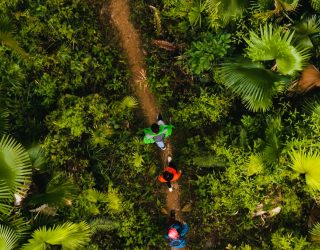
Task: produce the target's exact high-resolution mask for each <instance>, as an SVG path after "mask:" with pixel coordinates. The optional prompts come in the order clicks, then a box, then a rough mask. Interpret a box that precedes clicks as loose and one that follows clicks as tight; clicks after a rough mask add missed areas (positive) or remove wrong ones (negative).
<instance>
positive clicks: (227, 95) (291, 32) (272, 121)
mask: <svg viewBox="0 0 320 250" xmlns="http://www.w3.org/2000/svg"><path fill="white" fill-rule="evenodd" d="M134 2H135V4H132V9H133V10H134V14H135V19H134V20H135V22H136V23H137V25H140V27H141V29H142V34H143V36H144V39H145V40H144V41H145V44H146V46H147V45H148V46H147V47H148V49H149V50H148V58H147V60H148V76H149V83H150V85H151V88H152V89H153V91H154V94H155V95H156V96H157V97H158V100H159V101H160V102H161V104H162V105H163V109H164V110H166V111H167V112H166V114H165V115H166V116H169V117H172V121H173V124H175V125H177V127H178V130H179V131H178V132H177V135H176V137H174V138H175V139H176V140H175V141H174V146H175V155H176V157H178V158H179V159H178V162H179V165H181V166H183V170H184V178H183V179H182V184H181V186H182V187H183V189H182V192H183V193H182V198H183V199H182V204H188V203H189V202H191V203H192V209H191V211H190V212H189V213H187V212H186V213H185V214H184V219H185V220H186V221H187V222H189V223H190V228H191V233H190V241H189V246H190V248H191V249H266V250H267V249H305V250H309V249H310V250H311V249H320V245H319V243H318V241H317V236H318V231H319V230H318V229H319V226H318V224H316V223H317V222H318V217H317V215H315V211H316V210H317V209H318V207H319V205H320V202H319V197H320V193H319V181H320V180H319V176H320V173H319V171H320V166H319V163H318V161H319V159H318V158H319V153H320V144H319V132H320V131H319V124H320V123H319V97H318V95H319V90H318V89H317V88H313V87H315V86H316V85H319V80H318V79H319V78H318V71H317V70H316V69H315V68H314V67H313V66H312V67H311V66H309V67H308V65H309V64H311V65H314V66H315V67H316V68H319V56H320V54H319V49H318V47H319V45H320V40H319V17H320V16H319V14H320V13H319V9H318V8H317V3H316V2H319V1H284V0H283V1H282V0H281V1H280V0H277V1H273V0H256V1H215V0H212V1H211V0H206V1H205V0H203V1H187V0H184V1H175V0H165V1H157V0H150V1H147V4H151V5H152V6H155V7H156V8H157V9H158V10H159V12H160V17H161V26H162V33H161V34H160V35H158V34H156V31H155V30H154V29H153V28H152V27H153V24H152V22H153V20H152V19H151V18H150V19H146V18H144V17H145V16H146V15H150V16H152V13H149V12H150V11H148V10H147V9H145V4H144V3H143V2H142V1H138V0H137V1H134ZM228 8H229V11H227V10H228ZM231 8H232V11H231V10H230V9H231ZM152 39H161V40H164V41H167V42H171V43H172V44H173V45H175V46H176V50H175V51H174V52H171V51H169V50H168V51H166V50H164V49H163V48H161V47H156V46H155V45H153V44H152V43H150V41H151V40H152ZM302 72H304V74H303V78H301V77H302ZM300 78H301V81H300ZM316 82H318V84H316ZM301 89H302V90H303V91H308V90H310V89H312V91H309V92H308V93H306V94H303V95H302V94H301ZM316 214H317V213H316ZM316 218H317V219H316Z"/></svg>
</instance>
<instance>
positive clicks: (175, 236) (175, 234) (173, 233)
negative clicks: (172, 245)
mask: <svg viewBox="0 0 320 250" xmlns="http://www.w3.org/2000/svg"><path fill="white" fill-rule="evenodd" d="M168 237H169V239H173V240H175V239H178V238H179V233H178V231H177V229H175V228H170V229H169V231H168Z"/></svg>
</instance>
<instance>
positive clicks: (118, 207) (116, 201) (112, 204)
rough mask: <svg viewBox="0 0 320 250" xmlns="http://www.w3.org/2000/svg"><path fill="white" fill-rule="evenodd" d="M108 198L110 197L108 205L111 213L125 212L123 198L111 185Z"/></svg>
mask: <svg viewBox="0 0 320 250" xmlns="http://www.w3.org/2000/svg"><path fill="white" fill-rule="evenodd" d="M107 197H108V203H107V204H108V209H109V211H110V212H113V213H119V212H121V211H122V210H123V207H122V197H121V195H120V194H119V191H118V189H116V188H113V187H112V185H111V184H110V185H109V188H108V193H107Z"/></svg>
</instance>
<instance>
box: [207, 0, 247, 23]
mask: <svg viewBox="0 0 320 250" xmlns="http://www.w3.org/2000/svg"><path fill="white" fill-rule="evenodd" d="M247 4H248V1H247V0H224V1H221V0H206V11H207V13H208V15H209V22H210V18H213V17H214V18H213V20H215V19H216V17H218V18H219V20H220V21H222V26H225V25H227V24H228V23H229V22H230V21H231V20H232V19H236V18H238V17H240V16H241V15H242V13H243V12H244V11H245V10H246V6H247ZM217 10H218V11H217Z"/></svg>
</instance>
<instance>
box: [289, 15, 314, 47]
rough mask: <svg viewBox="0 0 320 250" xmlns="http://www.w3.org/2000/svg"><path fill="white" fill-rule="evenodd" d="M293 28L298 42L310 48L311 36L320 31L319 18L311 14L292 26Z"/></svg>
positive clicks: (311, 45) (311, 44)
mask: <svg viewBox="0 0 320 250" xmlns="http://www.w3.org/2000/svg"><path fill="white" fill-rule="evenodd" d="M294 30H295V31H296V33H295V36H296V39H297V40H298V41H299V44H302V45H303V46H304V47H306V48H312V47H313V43H312V41H311V37H312V36H314V35H316V34H319V33H320V21H319V18H318V17H317V16H316V15H313V16H311V17H309V18H307V19H304V20H302V21H301V22H299V23H297V24H296V25H295V26H294Z"/></svg>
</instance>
